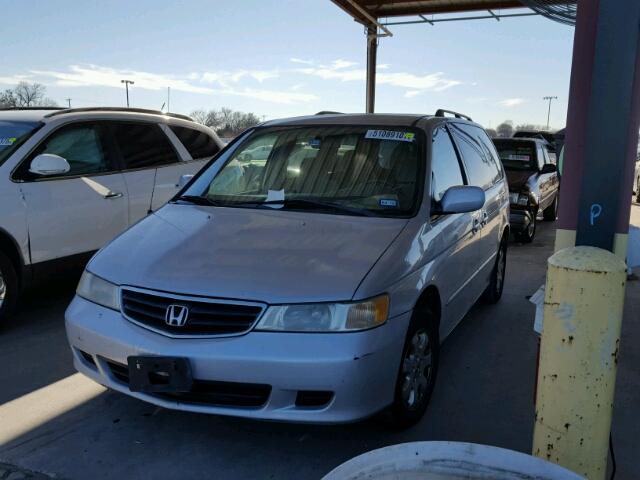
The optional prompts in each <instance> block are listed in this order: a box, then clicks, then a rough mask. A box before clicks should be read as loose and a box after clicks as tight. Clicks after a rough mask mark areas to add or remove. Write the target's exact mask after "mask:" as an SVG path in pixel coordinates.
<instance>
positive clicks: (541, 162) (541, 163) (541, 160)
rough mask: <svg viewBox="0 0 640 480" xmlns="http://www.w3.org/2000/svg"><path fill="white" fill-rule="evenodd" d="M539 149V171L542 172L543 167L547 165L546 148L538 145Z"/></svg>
mask: <svg viewBox="0 0 640 480" xmlns="http://www.w3.org/2000/svg"><path fill="white" fill-rule="evenodd" d="M537 147H538V170H542V167H543V166H544V164H545V163H546V162H545V158H544V147H543V146H542V145H540V144H539V143H538V144H537Z"/></svg>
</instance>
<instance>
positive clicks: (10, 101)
mask: <svg viewBox="0 0 640 480" xmlns="http://www.w3.org/2000/svg"><path fill="white" fill-rule="evenodd" d="M46 93H47V87H45V86H44V85H42V84H41V83H28V82H20V83H18V85H16V87H15V88H8V89H6V90H5V91H4V92H2V93H0V106H3V107H55V106H57V104H56V102H55V101H53V100H52V99H50V98H48V97H45V94H46Z"/></svg>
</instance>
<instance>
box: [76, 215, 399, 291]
mask: <svg viewBox="0 0 640 480" xmlns="http://www.w3.org/2000/svg"><path fill="white" fill-rule="evenodd" d="M406 224H407V220H406V219H397V218H378V217H354V216H345V215H330V214H324V213H315V212H314V213H310V212H299V211H298V212H295V211H284V210H267V209H248V208H221V207H208V206H196V205H178V204H168V205H166V206H164V207H163V208H161V209H160V210H159V211H157V212H156V213H154V214H151V215H149V216H148V217H146V218H145V219H144V220H142V221H141V222H139V223H138V224H136V225H135V226H133V227H132V228H130V229H129V230H127V231H126V232H124V233H123V234H122V235H120V236H119V237H117V238H116V239H115V240H113V241H112V242H111V243H110V244H109V245H107V246H106V247H105V248H104V249H103V250H101V251H100V252H99V253H98V254H97V255H96V256H95V257H94V258H93V259H92V260H91V262H90V263H89V266H88V269H89V270H90V271H91V272H93V273H94V274H96V275H98V276H101V277H103V278H105V279H106V280H109V281H111V282H114V283H116V284H120V285H131V286H137V287H142V288H150V289H156V290H163V291H167V292H173V293H181V294H192V295H202V296H210V297H218V298H234V299H241V300H255V301H263V302H267V303H272V304H273V303H289V302H314V301H334V300H338V301H340V300H348V299H351V298H352V296H353V294H354V293H355V291H356V289H357V287H358V285H359V284H360V282H361V281H362V280H363V278H364V277H365V275H366V274H367V272H369V270H370V269H371V267H373V265H374V264H375V262H376V261H377V260H378V259H379V258H380V256H381V255H382V254H383V253H384V251H385V250H386V249H387V247H388V246H389V245H390V244H391V242H393V240H394V239H395V238H396V237H397V236H398V234H399V233H400V232H401V231H402V229H403V228H404V226H405V225H406Z"/></svg>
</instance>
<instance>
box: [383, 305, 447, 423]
mask: <svg viewBox="0 0 640 480" xmlns="http://www.w3.org/2000/svg"><path fill="white" fill-rule="evenodd" d="M434 318H435V315H434V314H433V312H431V311H430V310H429V309H426V308H423V309H422V310H419V311H418V310H417V311H415V312H414V314H413V318H412V319H411V322H410V323H409V328H408V330H407V336H406V338H405V341H404V347H403V349H402V359H401V361H400V368H399V369H398V377H397V380H396V386H395V393H394V401H393V404H392V405H391V407H389V409H388V411H387V412H386V413H387V415H386V418H385V421H386V423H387V425H388V426H389V427H391V428H394V429H405V428H409V427H411V426H413V425H415V424H416V423H418V422H419V421H420V419H421V418H422V417H423V415H424V412H425V411H426V410H427V406H428V405H429V401H430V400H431V394H432V393H433V387H434V386H435V383H436V377H437V374H438V357H439V351H440V342H439V339H438V329H437V325H436V322H433V321H432V320H433V319H434ZM421 379H422V380H421Z"/></svg>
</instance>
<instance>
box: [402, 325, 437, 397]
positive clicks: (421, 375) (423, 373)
mask: <svg viewBox="0 0 640 480" xmlns="http://www.w3.org/2000/svg"><path fill="white" fill-rule="evenodd" d="M402 376H403V383H402V400H403V401H404V403H405V405H406V407H407V408H409V409H417V408H419V406H420V405H421V404H422V402H424V400H425V397H426V395H427V393H428V390H429V386H430V384H431V381H432V376H433V362H432V352H431V341H430V339H429V334H428V333H427V331H426V330H425V329H418V330H417V331H416V332H415V333H414V334H413V337H412V338H411V342H410V343H409V345H408V347H407V351H406V353H405V357H404V359H403V362H402Z"/></svg>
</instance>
